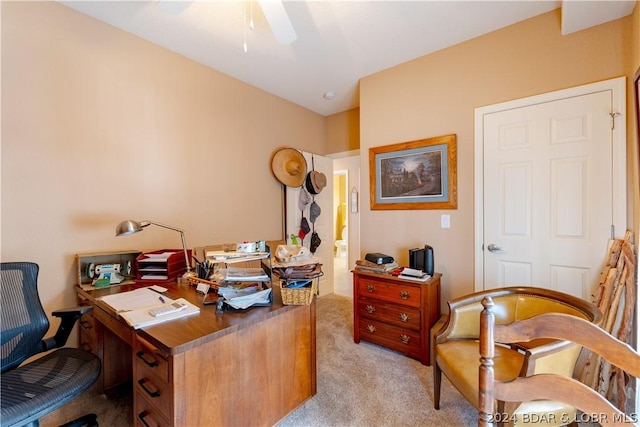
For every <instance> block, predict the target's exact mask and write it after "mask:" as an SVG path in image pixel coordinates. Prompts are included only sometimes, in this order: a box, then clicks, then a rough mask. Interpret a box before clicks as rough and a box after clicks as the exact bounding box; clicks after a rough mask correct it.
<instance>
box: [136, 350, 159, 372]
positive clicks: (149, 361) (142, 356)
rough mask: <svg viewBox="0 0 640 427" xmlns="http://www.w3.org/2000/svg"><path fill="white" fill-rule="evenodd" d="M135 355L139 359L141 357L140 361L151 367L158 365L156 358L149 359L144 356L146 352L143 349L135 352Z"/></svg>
mask: <svg viewBox="0 0 640 427" xmlns="http://www.w3.org/2000/svg"><path fill="white" fill-rule="evenodd" d="M136 356H138V357H139V358H140V359H142V361H143V362H144V363H146V364H147V366H149V367H151V368H153V367H154V366H158V361H157V360H155V359H154V360H149V359H147V358H146V357H145V356H146V354H145V353H144V351H139V352H137V353H136Z"/></svg>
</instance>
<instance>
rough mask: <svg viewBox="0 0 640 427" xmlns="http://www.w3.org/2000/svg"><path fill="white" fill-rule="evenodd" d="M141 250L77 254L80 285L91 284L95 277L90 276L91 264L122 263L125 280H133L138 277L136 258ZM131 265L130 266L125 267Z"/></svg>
mask: <svg viewBox="0 0 640 427" xmlns="http://www.w3.org/2000/svg"><path fill="white" fill-rule="evenodd" d="M141 253H142V252H140V251H120V252H93V253H85V254H77V255H76V268H77V274H78V284H79V285H91V284H92V283H93V278H92V277H89V268H90V265H94V266H95V265H99V264H121V265H122V266H123V271H122V275H123V276H124V277H125V280H133V279H135V277H136V258H137V257H138V255H140V254H141ZM126 266H129V267H130V268H128V269H127V268H125V267H126Z"/></svg>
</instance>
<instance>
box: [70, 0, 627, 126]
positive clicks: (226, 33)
mask: <svg viewBox="0 0 640 427" xmlns="http://www.w3.org/2000/svg"><path fill="white" fill-rule="evenodd" d="M270 1H273V0H270ZM61 3H62V4H64V5H66V6H69V7H71V8H73V9H75V10H77V11H79V12H82V13H84V14H87V15H90V16H92V17H94V18H97V19H99V20H101V21H104V22H106V23H109V24H111V25H113V26H115V27H118V28H121V29H123V30H125V31H127V32H130V33H132V34H135V35H137V36H139V37H141V38H143V39H146V40H149V41H151V42H153V43H155V44H158V45H160V46H164V47H166V48H167V49H170V50H172V51H174V52H177V53H179V54H181V55H184V56H186V57H188V58H191V59H193V60H194V61H197V62H199V63H202V64H205V65H207V66H209V67H211V68H214V69H216V70H218V71H221V72H223V73H225V74H227V75H229V76H232V77H234V78H237V79H239V80H242V81H244V82H246V83H248V84H250V85H253V86H256V87H258V88H261V89H263V90H265V91H267V92H269V93H271V94H274V95H277V96H279V97H281V98H284V99H287V100H289V101H291V102H293V103H295V104H298V105H301V106H303V107H305V108H308V109H309V110H312V111H314V112H316V113H319V114H322V115H330V114H334V113H338V112H341V111H345V110H348V109H351V108H354V107H357V106H358V105H359V104H358V81H359V79H360V78H362V77H365V76H367V75H370V74H373V73H376V72H378V71H381V70H384V69H387V68H390V67H393V66H395V65H397V64H400V63H403V62H406V61H410V60H412V59H415V58H418V57H420V56H423V55H426V54H428V53H431V52H434V51H437V50H440V49H443V48H445V47H447V46H451V45H453V44H456V43H460V42H462V41H465V40H469V39H471V38H474V37H477V36H480V35H482V34H485V33H488V32H491V31H494V30H497V29H499V28H502V27H505V26H508V25H511V24H514V23H516V22H519V21H522V20H525V19H528V18H531V17H533V16H536V15H539V14H542V13H545V12H548V11H551V10H554V9H557V8H559V7H562V34H569V33H572V32H575V31H579V30H582V29H585V28H588V27H590V26H593V25H597V24H601V23H603V22H607V21H610V20H614V19H618V18H620V17H623V16H626V15H628V14H630V13H631V12H632V11H633V7H634V5H635V3H636V2H635V0H621V1H593V0H588V1H586V0H585V1H582V0H564V1H551V0H537V1H523V0H511V1H504V0H503V1H482V0H475V1H456V0H446V1H435V0H429V1H427V0H423V1H372V0H368V1H355V0H353V1H344V0H343V1H328V0H325V1H301V0H298V1H285V2H284V8H285V10H286V15H288V17H289V20H290V22H291V24H292V26H293V29H294V31H295V34H296V36H297V38H296V39H295V40H294V41H293V42H291V43H290V44H279V43H278V42H277V40H276V37H275V36H274V32H273V31H272V30H271V28H270V26H269V23H268V22H267V20H266V19H265V17H264V15H263V12H262V9H261V6H260V4H259V3H258V2H257V1H250V0H247V1H245V0H216V1H184V2H173V1H166V0H163V1H161V2H158V1H155V0H154V1H61ZM172 6H178V7H177V8H173V7H172ZM251 17H252V18H253V22H254V29H253V30H251V29H249V22H250V20H251ZM532 37H535V35H532ZM245 42H246V44H247V52H246V53H245V52H244V49H243V44H244V43H245ZM328 91H331V92H333V93H334V94H335V97H334V99H333V100H327V99H324V98H323V94H325V93H326V92H328Z"/></svg>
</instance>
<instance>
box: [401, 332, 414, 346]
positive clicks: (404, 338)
mask: <svg viewBox="0 0 640 427" xmlns="http://www.w3.org/2000/svg"><path fill="white" fill-rule="evenodd" d="M400 341H402V344H409V343H410V342H411V337H410V336H409V335H405V334H401V335H400Z"/></svg>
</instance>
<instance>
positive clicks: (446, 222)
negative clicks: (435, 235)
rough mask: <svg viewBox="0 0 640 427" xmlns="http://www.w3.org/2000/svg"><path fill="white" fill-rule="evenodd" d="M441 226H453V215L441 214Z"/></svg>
mask: <svg viewBox="0 0 640 427" xmlns="http://www.w3.org/2000/svg"><path fill="white" fill-rule="evenodd" d="M440 228H451V216H449V215H441V216H440Z"/></svg>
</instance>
